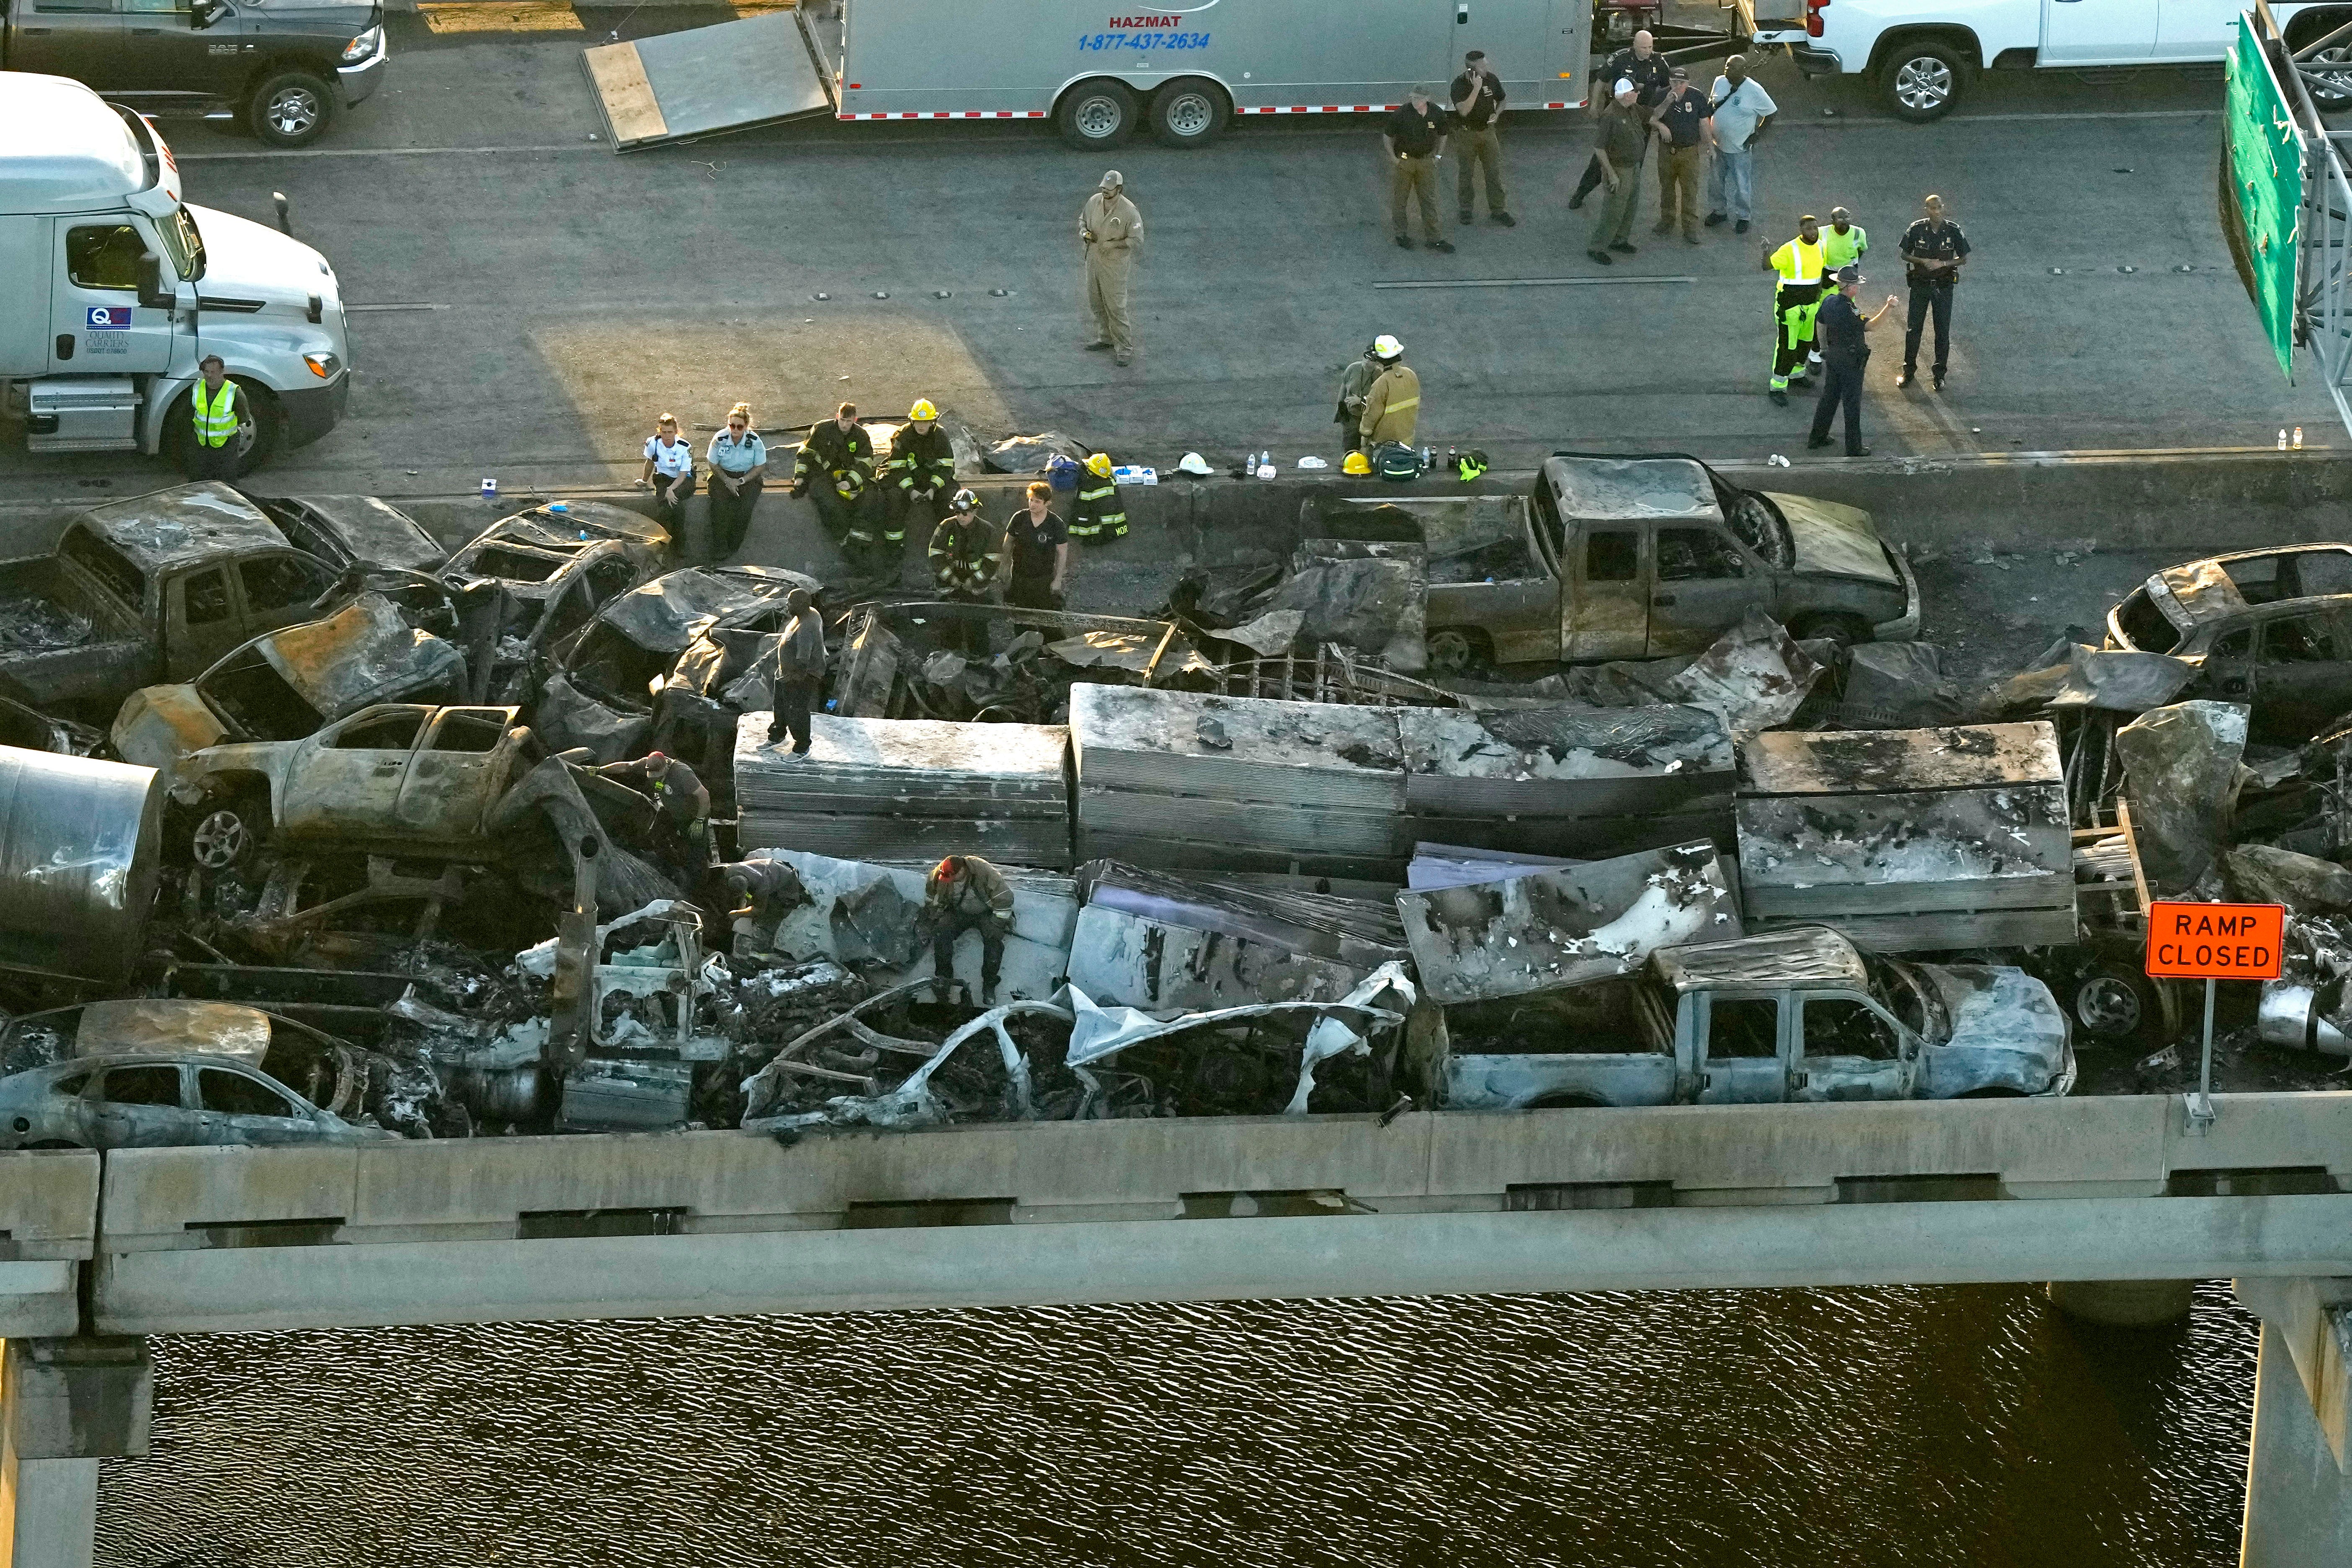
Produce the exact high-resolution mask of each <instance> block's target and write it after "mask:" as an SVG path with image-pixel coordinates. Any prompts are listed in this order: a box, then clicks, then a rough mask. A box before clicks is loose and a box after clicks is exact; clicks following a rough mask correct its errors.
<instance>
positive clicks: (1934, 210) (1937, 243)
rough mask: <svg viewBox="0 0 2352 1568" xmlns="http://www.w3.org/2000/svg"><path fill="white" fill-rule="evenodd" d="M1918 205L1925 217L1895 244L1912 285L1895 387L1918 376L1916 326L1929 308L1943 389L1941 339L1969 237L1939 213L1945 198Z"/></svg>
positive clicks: (1946, 366) (1946, 333)
mask: <svg viewBox="0 0 2352 1568" xmlns="http://www.w3.org/2000/svg"><path fill="white" fill-rule="evenodd" d="M1920 205H1921V206H1922V207H1923V208H1924V209H1925V211H1926V212H1927V216H1925V217H1923V218H1920V219H1918V220H1916V222H1914V223H1913V224H1912V225H1911V226H1910V227H1909V228H1906V229H1905V230H1904V231H1903V243H1902V244H1901V245H1900V246H1898V247H1896V248H1897V250H1898V251H1899V252H1900V253H1901V255H1902V257H1903V266H1904V279H1905V280H1906V282H1908V283H1909V284H1910V285H1911V312H1910V318H1909V320H1908V321H1907V322H1906V325H1905V327H1904V330H1903V374H1901V375H1898V376H1896V377H1895V385H1897V386H1908V385H1910V384H1912V383H1913V382H1915V381H1916V380H1918V379H1919V329H1920V327H1921V326H1923V325H1925V324H1926V322H1927V318H1928V315H1929V314H1930V312H1932V313H1933V314H1934V316H1935V321H1936V358H1935V374H1936V390H1937V391H1938V392H1941V391H1943V390H1944V373H1945V372H1946V371H1947V370H1948V369H1949V368H1950V365H1951V360H1950V357H1949V354H1948V347H1947V345H1946V342H1945V339H1946V338H1947V337H1948V336H1949V335H1950V332H1951V329H1952V285H1953V284H1954V283H1956V282H1958V280H1959V276H1960V268H1962V267H1963V266H1965V265H1966V264H1967V262H1968V259H1969V237H1968V236H1967V235H1964V234H1962V233H1961V232H1960V226H1959V225H1958V224H1956V223H1954V222H1952V220H1951V219H1949V218H1948V217H1946V216H1944V198H1943V197H1941V196H1937V195H1931V196H1929V197H1928V198H1927V200H1926V201H1925V202H1923V203H1921V204H1920Z"/></svg>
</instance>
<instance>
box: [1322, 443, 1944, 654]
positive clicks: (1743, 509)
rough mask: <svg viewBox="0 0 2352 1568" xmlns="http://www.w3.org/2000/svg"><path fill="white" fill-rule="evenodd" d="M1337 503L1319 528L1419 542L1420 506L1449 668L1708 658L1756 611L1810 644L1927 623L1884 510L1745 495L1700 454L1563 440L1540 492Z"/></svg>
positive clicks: (1906, 634)
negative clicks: (1597, 447) (1586, 448)
mask: <svg viewBox="0 0 2352 1568" xmlns="http://www.w3.org/2000/svg"><path fill="white" fill-rule="evenodd" d="M1308 504H1309V505H1310V506H1314V505H1316V504H1317V503H1315V502H1309V503H1308ZM1322 504H1323V507H1324V510H1323V511H1322V514H1321V516H1320V517H1319V518H1318V519H1316V520H1314V521H1313V526H1314V527H1315V528H1316V529H1318V530H1321V531H1328V532H1331V533H1334V534H1340V535H1347V536H1352V537H1378V538H1387V537H1391V535H1394V536H1396V537H1403V536H1402V534H1396V532H1395V526H1396V524H1397V523H1398V522H1400V521H1402V517H1409V518H1410V520H1411V523H1412V526H1413V527H1414V528H1415V529H1416V530H1417V532H1418V536H1419V538H1420V539H1421V540H1422V542H1424V543H1426V544H1427V546H1428V550H1429V591H1428V611H1427V616H1426V628H1425V633H1424V635H1425V637H1426V639H1427V646H1428V650H1429V662H1430V665H1431V667H1432V668H1437V669H1444V670H1455V671H1458V670H1461V669H1464V668H1470V667H1473V666H1476V665H1482V664H1537V663H1542V664H1549V663H1557V662H1576V663H1581V662H1588V661H1592V660H1601V659H1638V658H1664V657H1667V656H1669V655H1674V654H1696V653H1699V652H1703V651H1704V650H1705V649H1706V647H1707V646H1708V645H1709V644H1711V643H1713V642H1714V641H1715V639H1716V638H1717V637H1720V636H1721V635H1722V634H1723V633H1724V632H1726V631H1727V630H1729V629H1730V628H1731V627H1733V626H1738V624H1739V622H1740V620H1741V619H1742V618H1743V617H1744V616H1747V615H1748V612H1749V611H1750V610H1754V609H1762V610H1764V611H1765V612H1767V613H1768V614H1769V615H1770V616H1772V617H1773V618H1774V619H1776V620H1778V621H1780V623H1781V624H1782V625H1784V626H1787V627H1788V628H1789V629H1790V632H1791V633H1792V634H1794V635H1795V636H1796V637H1800V638H1808V637H1826V638H1830V639H1832V640H1834V641H1838V642H1843V643H1857V642H1868V641H1873V640H1876V641H1882V642H1885V641H1903V640H1907V639H1909V638H1912V637H1916V636H1918V634H1919V585H1918V583H1917V581H1916V579H1915V578H1914V577H1913V576H1912V574H1911V568H1910V565H1909V563H1907V562H1906V561H1905V560H1904V559H1903V557H1902V556H1901V555H1900V554H1898V553H1896V552H1895V551H1893V550H1891V549H1889V548H1888V547H1887V546H1886V544H1885V542H1883V541H1882V540H1881V539H1880V538H1879V536H1878V533H1877V531H1876V529H1875V528H1874V526H1873V525H1872V522H1871V520H1870V514H1869V513H1867V512H1865V511H1861V510H1856V509H1855V508H1853V507H1849V506H1840V505H1838V504H1837V503H1835V502H1833V501H1825V500H1813V499H1811V498H1810V497H1806V496H1796V495H1782V494H1780V493H1778V492H1765V491H1760V490H1748V489H1740V488H1739V487H1738V486H1737V485H1734V484H1732V483H1731V482H1729V481H1728V480H1727V479H1724V478H1723V477H1722V476H1721V475H1719V474H1717V472H1715V470H1714V469H1712V468H1708V467H1707V466H1706V464H1705V463H1702V462H1700V461H1699V460H1698V459H1697V458H1687V457H1679V456H1666V457H1612V456H1606V455H1598V454H1586V453H1576V452H1558V453H1554V454H1553V455H1552V456H1551V457H1550V458H1548V459H1546V460H1545V462H1544V465H1543V468H1542V469H1541V470H1540V471H1539V472H1538V475H1537V477H1536V481H1535V485H1534V487H1533V489H1531V490H1530V491H1529V493H1528V494H1527V495H1512V496H1462V497H1444V498H1438V497H1407V498H1404V499H1402V500H1384V499H1381V498H1377V497H1351V498H1348V499H1345V500H1337V501H1332V502H1326V503H1322ZM1400 514H1402V517H1401V515H1400Z"/></svg>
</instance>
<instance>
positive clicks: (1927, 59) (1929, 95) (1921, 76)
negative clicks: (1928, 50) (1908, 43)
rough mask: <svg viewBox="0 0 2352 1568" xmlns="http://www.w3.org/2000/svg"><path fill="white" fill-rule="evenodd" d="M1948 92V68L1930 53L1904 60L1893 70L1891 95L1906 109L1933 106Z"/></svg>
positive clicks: (1949, 75) (1949, 76) (1943, 102)
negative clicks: (1893, 80) (1892, 92)
mask: <svg viewBox="0 0 2352 1568" xmlns="http://www.w3.org/2000/svg"><path fill="white" fill-rule="evenodd" d="M1951 96H1952V68H1951V67H1950V66H1948V65H1947V64H1945V63H1944V62H1943V60H1941V59H1939V58H1937V57H1936V56H1934V55H1921V56H1920V57H1919V58H1917V59H1916V60H1905V61H1904V62H1903V68H1901V69H1900V70H1898V71H1896V72H1895V100H1897V101H1898V102H1900V103H1901V104H1902V105H1903V107H1904V108H1906V109H1936V108H1939V107H1941V106H1942V105H1943V104H1945V103H1947V102H1948V101H1949V100H1950V99H1951Z"/></svg>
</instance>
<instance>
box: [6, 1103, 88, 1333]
mask: <svg viewBox="0 0 2352 1568" xmlns="http://www.w3.org/2000/svg"><path fill="white" fill-rule="evenodd" d="M99 1178H100V1157H99V1156H98V1155H96V1154H94V1153H91V1152H89V1151H87V1150H80V1149H72V1150H43V1151H38V1152H26V1153H21V1154H5V1155H0V1339H14V1338H17V1337H20V1336H22V1337H31V1336H37V1335H47V1334H69V1333H72V1332H73V1331H74V1329H75V1327H76V1325H77V1324H78V1323H79V1321H80V1316H81V1311H80V1304H79V1299H78V1296H79V1293H78V1290H77V1284H78V1280H79V1267H78V1266H79V1264H81V1263H83V1262H85V1261H87V1260H88V1259H89V1258H91V1257H93V1256H95V1255H96V1253H97V1250H98V1193H99Z"/></svg>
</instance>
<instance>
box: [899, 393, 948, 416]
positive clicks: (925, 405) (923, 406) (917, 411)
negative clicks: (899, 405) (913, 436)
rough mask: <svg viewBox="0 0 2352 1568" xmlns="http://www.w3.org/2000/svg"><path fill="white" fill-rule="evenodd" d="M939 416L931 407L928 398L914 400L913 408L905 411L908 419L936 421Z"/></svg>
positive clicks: (937, 411)
mask: <svg viewBox="0 0 2352 1568" xmlns="http://www.w3.org/2000/svg"><path fill="white" fill-rule="evenodd" d="M939 416H940V411H939V410H938V409H936V408H934V407H932V406H931V400H930V399H929V398H928V397H919V398H917V399H915V406H913V407H912V408H909V409H908V410H907V417H908V418H909V419H937V418H938V417H939Z"/></svg>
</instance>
